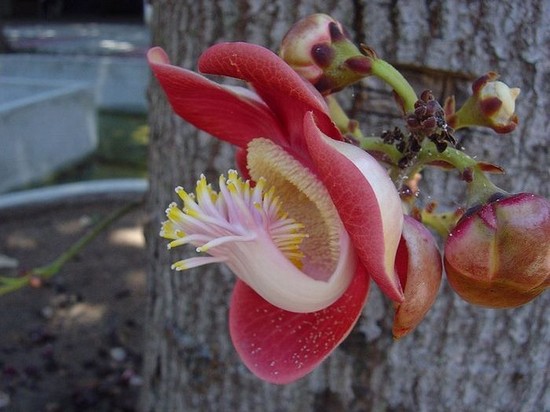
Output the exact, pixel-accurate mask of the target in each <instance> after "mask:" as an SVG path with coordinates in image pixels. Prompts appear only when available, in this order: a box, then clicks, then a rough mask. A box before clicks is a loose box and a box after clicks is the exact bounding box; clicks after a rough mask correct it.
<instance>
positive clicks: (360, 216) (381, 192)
mask: <svg viewBox="0 0 550 412" xmlns="http://www.w3.org/2000/svg"><path fill="white" fill-rule="evenodd" d="M304 135H305V140H306V142H307V147H308V150H309V154H310V156H311V159H312V161H313V163H314V164H315V168H316V171H317V173H318V174H319V176H320V178H321V180H322V181H323V183H324V184H325V186H326V188H327V190H328V192H329V193H330V196H331V198H332V200H333V202H334V204H335V205H336V208H337V209H338V213H339V214H340V218H341V219H342V221H343V223H344V226H345V227H346V230H347V231H348V233H349V235H350V237H351V239H352V241H353V244H354V246H355V249H356V250H357V254H358V256H359V259H360V260H361V261H362V262H363V264H364V265H365V267H366V268H367V273H368V274H369V275H370V276H372V278H373V280H374V281H375V282H376V283H377V284H378V286H379V287H380V289H382V291H383V292H384V293H385V294H386V295H387V296H388V297H390V298H391V299H392V300H394V301H397V302H401V301H402V300H403V291H402V288H401V284H400V282H399V278H398V276H397V274H396V273H395V269H394V262H395V256H396V253H397V247H398V246H399V240H400V238H401V231H402V227H403V212H402V208H401V200H400V199H399V195H398V193H397V191H396V190H395V186H394V184H393V183H392V181H391V179H390V178H389V177H388V175H387V172H386V170H384V168H383V167H382V166H380V164H379V163H378V162H377V161H376V160H375V159H374V158H373V157H372V156H370V155H369V154H368V153H366V152H365V151H363V150H362V149H360V148H358V147H356V146H353V145H351V144H348V143H344V142H340V141H337V140H334V139H331V138H329V137H328V136H326V135H325V134H324V133H323V132H322V131H321V130H319V128H318V127H317V124H316V121H315V118H314V116H313V114H312V113H309V114H307V115H306V117H305V119H304Z"/></svg>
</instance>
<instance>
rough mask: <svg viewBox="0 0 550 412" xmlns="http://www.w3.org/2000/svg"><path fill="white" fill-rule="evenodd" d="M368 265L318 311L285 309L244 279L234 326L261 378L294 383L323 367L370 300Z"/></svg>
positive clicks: (234, 306) (236, 296)
mask: <svg viewBox="0 0 550 412" xmlns="http://www.w3.org/2000/svg"><path fill="white" fill-rule="evenodd" d="M368 290H369V279H368V277H367V275H366V273H365V270H364V268H363V267H362V265H360V264H359V265H358V268H357V270H356V272H355V276H354V278H353V280H352V281H351V284H350V285H349V287H348V289H347V290H346V292H345V293H344V294H343V295H342V296H341V297H340V298H339V299H338V300H337V301H336V302H335V303H333V304H332V305H331V306H329V307H328V308H326V309H323V310H320V311H317V312H313V313H294V312H288V311H285V310H283V309H279V308H277V307H275V306H273V305H271V304H270V303H268V302H267V301H265V300H264V299H263V298H262V297H261V296H260V295H258V294H257V293H256V292H254V290H252V289H251V288H250V287H249V286H247V285H246V283H244V282H242V281H240V280H238V281H237V284H236V285H235V289H234V291H233V297H232V299H231V308H230V312H229V329H230V333H231V339H232V340H233V344H234V345H235V349H236V350H237V353H238V354H239V356H240V357H241V359H242V361H243V362H244V364H245V365H246V366H247V367H248V368H249V369H250V370H251V371H252V373H254V374H255V375H256V376H258V377H259V378H261V379H264V380H266V381H268V382H272V383H279V384H283V383H290V382H292V381H295V380H296V379H299V378H301V377H303V376H304V375H306V374H308V373H309V372H311V371H312V370H313V369H315V367H317V366H318V365H319V364H320V363H321V362H322V361H323V360H324V359H325V358H326V357H327V356H328V355H329V354H330V353H331V352H332V351H333V350H334V349H335V348H336V347H337V346H338V345H339V344H340V343H341V342H342V341H343V340H344V339H345V338H346V337H347V336H348V334H349V333H350V331H351V329H352V328H353V326H354V325H355V323H356V322H357V319H359V315H360V314H361V310H362V308H363V306H364V304H365V301H366V299H367V294H368Z"/></svg>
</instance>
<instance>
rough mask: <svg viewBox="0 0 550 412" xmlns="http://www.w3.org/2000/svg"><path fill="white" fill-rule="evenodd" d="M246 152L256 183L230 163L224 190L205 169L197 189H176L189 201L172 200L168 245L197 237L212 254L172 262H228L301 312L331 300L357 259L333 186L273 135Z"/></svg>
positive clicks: (267, 295) (181, 265)
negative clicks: (329, 190)
mask: <svg viewBox="0 0 550 412" xmlns="http://www.w3.org/2000/svg"><path fill="white" fill-rule="evenodd" d="M247 160H248V164H247V165H248V167H249V171H250V175H251V177H252V178H253V179H254V181H255V182H256V184H255V185H253V184H251V183H250V182H249V181H243V179H241V178H240V177H239V176H238V174H237V172H236V171H234V170H231V171H229V173H228V177H227V179H226V178H225V177H224V176H221V177H220V179H219V191H215V190H213V189H212V187H211V186H210V185H209V184H208V183H207V181H206V178H205V177H204V176H201V178H200V180H199V181H198V182H197V186H196V189H195V193H187V192H186V191H185V190H183V189H182V188H181V187H178V188H177V189H176V192H177V193H178V195H179V197H180V198H181V199H182V200H183V207H182V208H180V207H178V206H177V205H176V204H175V203H172V204H170V206H169V207H168V209H167V210H166V215H167V217H168V220H167V221H166V222H164V223H163V225H162V230H161V233H160V234H161V236H163V237H165V238H168V239H170V240H171V242H170V243H169V245H168V247H169V248H172V247H175V246H179V245H184V244H191V245H194V246H195V247H196V250H197V252H199V253H200V252H206V254H207V255H202V256H195V257H190V258H187V259H183V260H180V261H178V262H176V263H174V264H173V265H172V268H173V269H176V270H184V269H189V268H192V267H196V266H201V265H205V264H208V263H214V262H224V263H225V264H226V265H227V266H228V267H229V269H231V271H233V273H235V275H237V276H238V277H239V278H240V279H241V280H242V281H244V282H245V283H246V284H247V285H248V286H250V287H251V288H252V289H254V290H255V291H256V292H257V293H258V294H259V295H260V296H262V297H263V298H264V299H266V300H267V301H268V302H270V303H271V304H272V305H275V306H277V307H279V308H282V309H284V310H288V311H292V312H302V313H309V312H314V311H317V310H320V309H323V308H326V307H327V306H329V305H331V304H332V303H334V302H335V301H336V300H337V299H338V298H339V297H340V296H341V295H342V293H344V291H345V290H346V289H347V287H348V285H349V284H350V282H351V279H352V277H353V274H354V273H355V268H356V263H357V260H356V255H355V252H354V249H353V246H352V245H351V242H350V239H349V236H348V235H347V232H346V231H345V229H344V227H343V225H342V222H341V221H340V219H339V217H338V213H337V211H336V207H335V206H334V204H333V203H332V201H331V200H330V197H329V195H328V193H327V190H326V189H325V187H324V186H323V184H322V183H321V182H320V180H319V179H317V177H316V176H315V175H314V174H313V173H311V172H310V171H309V170H308V169H307V168H306V167H304V166H303V165H302V164H301V163H300V162H299V161H298V160H296V159H295V158H294V157H292V156H291V155H290V154H288V153H287V152H286V151H285V150H284V149H283V148H281V147H279V146H277V145H276V144H275V143H272V142H271V141H270V140H267V139H254V140H253V141H252V142H251V143H249V146H248V159H247ZM267 182H269V184H270V185H271V186H270V187H269V188H267ZM283 207H284V210H283Z"/></svg>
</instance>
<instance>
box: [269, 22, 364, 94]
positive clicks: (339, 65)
mask: <svg viewBox="0 0 550 412" xmlns="http://www.w3.org/2000/svg"><path fill="white" fill-rule="evenodd" d="M279 54H280V56H281V58H282V59H283V60H285V61H286V62H287V63H288V64H289V65H290V66H291V67H292V68H293V69H294V70H295V71H296V72H297V73H298V74H300V75H301V76H302V77H304V78H305V79H306V80H308V81H309V82H310V83H312V84H313V85H314V86H315V87H316V88H317V89H318V90H319V91H320V92H321V93H322V94H330V93H333V92H335V91H338V90H341V89H342V88H344V87H346V86H348V85H349V84H352V83H354V82H356V81H358V80H360V79H361V78H363V77H365V76H368V75H369V74H370V68H371V60H370V58H369V57H367V56H365V55H363V54H362V53H361V52H360V51H359V49H358V48H357V47H356V46H355V45H354V44H353V43H352V42H351V41H350V40H349V38H348V36H347V35H346V32H345V29H344V28H343V27H342V25H341V24H340V23H339V22H338V21H336V20H334V19H333V18H332V17H330V16H327V15H326V14H313V15H311V16H309V17H306V18H304V19H302V20H300V21H299V22H298V23H296V24H295V25H294V26H292V28H291V29H290V31H289V32H288V33H287V34H286V36H285V37H284V39H283V42H282V44H281V50H280V52H279Z"/></svg>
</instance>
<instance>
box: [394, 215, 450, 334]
mask: <svg viewBox="0 0 550 412" xmlns="http://www.w3.org/2000/svg"><path fill="white" fill-rule="evenodd" d="M403 223H404V225H403V233H402V236H401V242H400V243H399V248H398V250H397V258H396V270H397V273H398V275H399V279H400V280H401V284H402V287H403V293H404V295H405V300H404V301H403V303H400V304H396V305H395V316H394V320H393V330H392V332H393V336H394V338H396V339H398V338H401V337H403V336H405V335H406V334H408V333H409V332H411V331H412V330H413V329H414V328H416V326H418V324H419V323H420V322H421V321H422V319H424V316H425V315H426V313H427V312H428V310H430V308H431V307H432V305H433V304H434V302H435V298H436V297H437V293H438V291H439V286H440V284H441V266H442V265H441V255H440V254H439V250H438V249H437V245H436V242H435V239H434V237H433V236H432V234H431V233H430V232H429V231H428V229H426V228H425V227H424V226H423V225H422V224H421V223H420V222H418V221H417V220H415V219H413V218H412V217H410V216H405V220H404V222H403Z"/></svg>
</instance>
